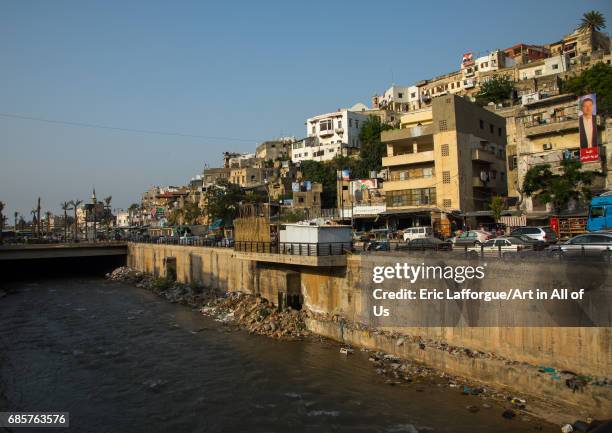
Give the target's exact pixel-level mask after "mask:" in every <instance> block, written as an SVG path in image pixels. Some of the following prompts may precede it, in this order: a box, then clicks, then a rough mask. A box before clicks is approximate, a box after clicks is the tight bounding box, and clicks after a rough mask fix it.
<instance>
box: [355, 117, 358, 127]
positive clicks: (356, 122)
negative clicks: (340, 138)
mask: <svg viewBox="0 0 612 433" xmlns="http://www.w3.org/2000/svg"><path fill="white" fill-rule="evenodd" d="M355 128H357V129H359V120H357V119H355Z"/></svg>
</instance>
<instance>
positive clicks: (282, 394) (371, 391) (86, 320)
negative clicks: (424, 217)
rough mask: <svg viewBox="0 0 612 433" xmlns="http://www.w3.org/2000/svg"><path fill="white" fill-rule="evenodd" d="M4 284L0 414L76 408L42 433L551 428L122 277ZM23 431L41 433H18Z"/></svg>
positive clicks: (363, 356)
mask: <svg viewBox="0 0 612 433" xmlns="http://www.w3.org/2000/svg"><path fill="white" fill-rule="evenodd" d="M9 287H10V288H11V289H13V290H12V292H13V293H11V294H10V295H8V296H5V297H3V298H1V299H0V329H1V332H0V411H8V410H12V411H47V412H50V411H63V412H70V427H69V428H68V429H65V428H64V429H57V430H56V429H52V428H48V429H45V431H62V432H65V431H74V432H92V433H98V432H99V433H103V432H113V433H121V432H126V433H127V432H147V433H156V432H177V433H178V432H288V431H290V432H292V433H297V432H311V431H312V432H411V433H414V432H453V433H461V432H466V433H467V432H469V433H477V432H498V433H504V432H508V433H510V432H513V433H514V432H529V431H534V432H535V431H538V432H558V431H559V427H558V426H555V425H552V424H549V423H546V422H543V421H540V420H537V419H534V418H533V417H525V416H521V415H519V416H516V417H515V418H514V419H505V418H504V417H502V413H503V411H504V407H503V406H501V405H499V404H497V403H495V402H487V401H485V400H483V399H482V398H480V397H479V396H473V395H462V394H461V392H460V390H458V389H453V388H448V387H442V386H436V385H430V384H418V385H417V384H405V385H398V386H389V385H388V384H385V381H384V380H383V379H382V378H381V377H380V376H378V375H377V374H376V372H375V370H374V369H373V368H372V365H371V363H370V362H368V356H369V355H368V353H365V352H361V351H359V350H355V353H354V354H353V355H351V356H346V355H342V354H340V353H339V346H338V344H337V343H335V342H331V341H328V340H322V341H278V340H274V339H271V338H267V337H263V336H255V335H250V334H248V333H247V332H245V331H235V330H234V329H233V328H232V327H228V326H226V325H224V324H221V323H218V322H216V321H214V320H213V319H211V318H208V317H204V316H202V315H201V314H200V313H199V311H197V310H193V309H191V308H189V307H186V306H183V305H178V304H171V303H168V302H167V301H164V300H162V299H161V298H159V297H157V296H156V295H155V294H153V293H151V292H148V291H146V290H143V289H138V288H135V287H133V286H130V285H128V284H125V283H122V282H114V281H107V280H104V279H101V278H91V277H85V278H69V279H68V278H55V279H51V278H50V279H45V280H39V281H36V282H21V283H11V284H10V285H9ZM487 403H489V404H487ZM474 406H475V407H477V408H478V410H477V411H476V412H475V413H472V411H470V410H468V409H467V408H469V407H474ZM28 430H30V431H40V430H39V429H27V428H20V429H18V430H17V431H19V432H27V431H28Z"/></svg>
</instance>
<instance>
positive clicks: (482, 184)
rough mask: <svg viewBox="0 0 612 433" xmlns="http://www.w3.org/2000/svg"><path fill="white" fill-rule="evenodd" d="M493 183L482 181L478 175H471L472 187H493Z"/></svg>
mask: <svg viewBox="0 0 612 433" xmlns="http://www.w3.org/2000/svg"><path fill="white" fill-rule="evenodd" d="M493 184H494V182H492V181H488V182H483V181H482V179H480V177H479V176H473V177H472V187H474V188H493Z"/></svg>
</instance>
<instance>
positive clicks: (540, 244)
mask: <svg viewBox="0 0 612 433" xmlns="http://www.w3.org/2000/svg"><path fill="white" fill-rule="evenodd" d="M508 237H509V238H516V239H519V240H521V241H523V242H524V243H526V244H527V245H531V247H532V248H533V250H534V251H543V250H545V249H546V247H547V246H548V244H547V243H546V242H544V241H540V240H538V239H534V238H530V237H529V236H527V235H510V236H508Z"/></svg>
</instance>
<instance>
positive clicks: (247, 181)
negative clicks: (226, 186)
mask: <svg viewBox="0 0 612 433" xmlns="http://www.w3.org/2000/svg"><path fill="white" fill-rule="evenodd" d="M271 174H272V170H271V169H268V168H263V167H243V168H232V169H230V175H229V181H230V182H231V183H233V184H236V185H240V186H241V187H242V188H254V187H257V186H261V185H264V184H265V182H266V180H267V179H268V178H269V177H270V176H271Z"/></svg>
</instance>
